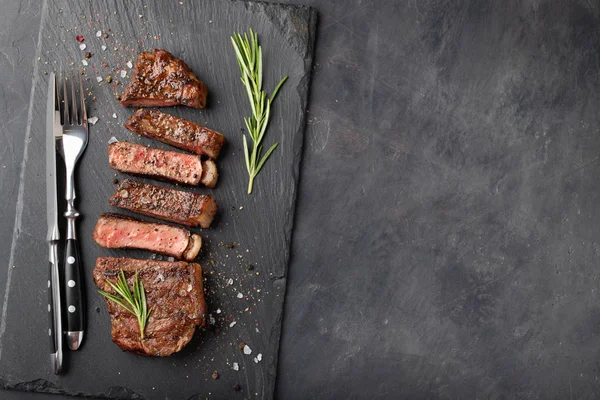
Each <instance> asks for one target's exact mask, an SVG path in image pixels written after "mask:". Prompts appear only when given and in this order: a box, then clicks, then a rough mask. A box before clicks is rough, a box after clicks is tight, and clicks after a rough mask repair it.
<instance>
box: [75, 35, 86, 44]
mask: <svg viewBox="0 0 600 400" xmlns="http://www.w3.org/2000/svg"><path fill="white" fill-rule="evenodd" d="M75 40H77V41H78V42H79V43H83V42H84V40H85V38H84V37H83V35H77V36H75Z"/></svg>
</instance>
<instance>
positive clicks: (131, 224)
mask: <svg viewBox="0 0 600 400" xmlns="http://www.w3.org/2000/svg"><path fill="white" fill-rule="evenodd" d="M93 237H94V241H95V242H96V243H97V244H98V245H99V246H102V247H105V248H108V249H123V248H134V249H144V250H150V251H154V252H157V253H162V254H166V255H168V256H172V257H176V258H178V259H184V260H187V261H192V260H193V259H194V258H196V256H197V255H198V252H199V251H200V248H201V247H202V239H201V238H200V236H199V235H197V234H195V233H191V232H190V231H188V230H187V229H184V228H179V227H176V226H171V225H165V224H159V223H153V222H144V221H140V220H137V219H135V218H131V217H127V216H125V215H121V214H114V213H104V214H102V215H101V216H100V218H98V222H97V223H96V227H95V228H94V233H93Z"/></svg>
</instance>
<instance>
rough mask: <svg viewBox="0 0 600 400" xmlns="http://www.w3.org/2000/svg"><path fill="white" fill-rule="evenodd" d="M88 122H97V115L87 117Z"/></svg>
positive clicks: (93, 123) (94, 123)
mask: <svg viewBox="0 0 600 400" xmlns="http://www.w3.org/2000/svg"><path fill="white" fill-rule="evenodd" d="M88 122H89V123H90V124H92V125H96V122H98V117H89V118H88Z"/></svg>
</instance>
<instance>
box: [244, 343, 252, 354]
mask: <svg viewBox="0 0 600 400" xmlns="http://www.w3.org/2000/svg"><path fill="white" fill-rule="evenodd" d="M244 354H252V349H251V348H250V346H248V345H245V346H244Z"/></svg>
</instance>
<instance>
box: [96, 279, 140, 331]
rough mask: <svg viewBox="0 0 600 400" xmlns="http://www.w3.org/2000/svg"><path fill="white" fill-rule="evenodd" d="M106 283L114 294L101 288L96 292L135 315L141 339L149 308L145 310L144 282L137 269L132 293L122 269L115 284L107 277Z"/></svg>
mask: <svg viewBox="0 0 600 400" xmlns="http://www.w3.org/2000/svg"><path fill="white" fill-rule="evenodd" d="M106 283H108V285H109V286H110V287H111V288H112V289H113V290H114V291H115V293H116V295H114V294H112V293H108V292H105V291H103V290H98V293H100V294H101V295H102V296H104V297H106V298H107V299H108V300H110V301H112V302H114V303H116V304H118V305H120V306H121V307H123V308H124V309H125V310H127V311H129V312H130V313H131V314H133V315H135V316H136V318H137V320H138V326H139V328H140V338H141V339H142V340H143V339H144V331H145V329H146V322H147V321H148V317H149V316H150V312H151V310H147V308H148V303H147V300H146V290H145V289H144V282H141V281H140V278H139V275H138V271H135V275H134V278H133V293H132V291H131V290H130V289H129V284H128V283H127V278H126V277H125V273H124V272H123V270H121V271H120V273H119V274H118V278H117V282H116V284H115V283H112V282H111V281H109V280H108V279H107V280H106Z"/></svg>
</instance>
